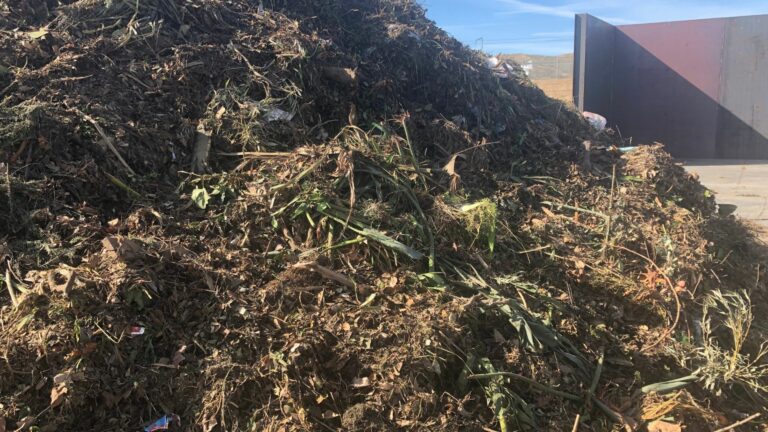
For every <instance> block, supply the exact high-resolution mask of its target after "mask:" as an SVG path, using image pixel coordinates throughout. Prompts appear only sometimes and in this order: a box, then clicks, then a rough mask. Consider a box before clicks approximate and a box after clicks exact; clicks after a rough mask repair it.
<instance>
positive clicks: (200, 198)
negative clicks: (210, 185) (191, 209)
mask: <svg viewBox="0 0 768 432" xmlns="http://www.w3.org/2000/svg"><path fill="white" fill-rule="evenodd" d="M210 199H211V197H210V195H208V191H207V190H205V188H202V187H199V188H195V190H193V191H192V201H194V203H195V204H196V205H197V206H198V207H200V208H201V209H203V210H205V208H206V207H208V201H209V200H210Z"/></svg>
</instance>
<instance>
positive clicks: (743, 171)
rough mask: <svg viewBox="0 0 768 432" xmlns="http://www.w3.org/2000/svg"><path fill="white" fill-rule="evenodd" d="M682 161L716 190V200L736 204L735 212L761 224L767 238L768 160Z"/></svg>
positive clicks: (705, 184)
mask: <svg viewBox="0 0 768 432" xmlns="http://www.w3.org/2000/svg"><path fill="white" fill-rule="evenodd" d="M683 165H684V166H685V167H686V169H687V170H688V171H690V172H693V173H697V174H698V175H699V177H700V179H701V183H702V184H703V185H704V186H706V187H708V188H709V189H711V190H713V191H714V192H715V193H716V194H717V202H718V203H721V204H734V205H736V206H737V207H738V208H737V210H736V214H737V215H738V216H740V217H742V218H744V219H748V220H750V221H752V222H754V223H755V224H757V225H759V226H761V227H762V228H763V229H764V233H763V234H764V235H763V238H768V161H740V160H688V161H683Z"/></svg>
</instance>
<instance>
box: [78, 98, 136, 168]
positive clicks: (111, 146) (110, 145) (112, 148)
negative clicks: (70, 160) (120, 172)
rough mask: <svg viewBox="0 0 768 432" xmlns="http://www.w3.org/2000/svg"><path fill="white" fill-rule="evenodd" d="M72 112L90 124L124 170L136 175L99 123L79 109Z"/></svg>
mask: <svg viewBox="0 0 768 432" xmlns="http://www.w3.org/2000/svg"><path fill="white" fill-rule="evenodd" d="M74 111H75V112H76V113H78V114H80V115H81V116H82V117H83V118H84V119H85V120H87V121H88V122H89V123H90V124H92V125H93V127H94V128H96V132H98V133H99V135H101V140H102V141H104V145H105V146H106V147H107V148H108V149H109V150H110V151H112V153H114V155H115V156H117V160H119V161H120V163H122V164H123V166H124V167H125V169H126V170H128V172H129V173H131V175H136V172H135V171H133V169H131V166H130V165H128V162H126V161H125V159H123V156H122V155H121V154H120V152H119V151H117V147H115V143H114V140H113V139H112V137H110V136H109V135H107V133H106V132H104V129H102V128H101V125H99V123H98V122H97V121H96V120H94V119H93V117H91V116H89V115H88V114H86V113H84V112H82V111H80V110H79V109H77V108H74Z"/></svg>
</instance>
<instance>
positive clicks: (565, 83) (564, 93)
mask: <svg viewBox="0 0 768 432" xmlns="http://www.w3.org/2000/svg"><path fill="white" fill-rule="evenodd" d="M533 83H534V84H536V85H537V86H538V87H539V88H540V89H542V90H543V91H544V93H545V94H546V95H547V96H549V97H551V98H552V99H557V100H561V101H563V102H567V103H570V104H572V103H573V78H557V79H554V78H551V79H536V80H533Z"/></svg>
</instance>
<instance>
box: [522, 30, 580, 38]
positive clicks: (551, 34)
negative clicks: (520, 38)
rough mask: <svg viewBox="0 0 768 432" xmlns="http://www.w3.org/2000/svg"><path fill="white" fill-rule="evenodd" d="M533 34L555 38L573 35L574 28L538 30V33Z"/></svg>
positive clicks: (532, 34)
mask: <svg viewBox="0 0 768 432" xmlns="http://www.w3.org/2000/svg"><path fill="white" fill-rule="evenodd" d="M531 36H533V37H553V38H559V37H573V29H571V30H565V31H551V32H536V33H531Z"/></svg>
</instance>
